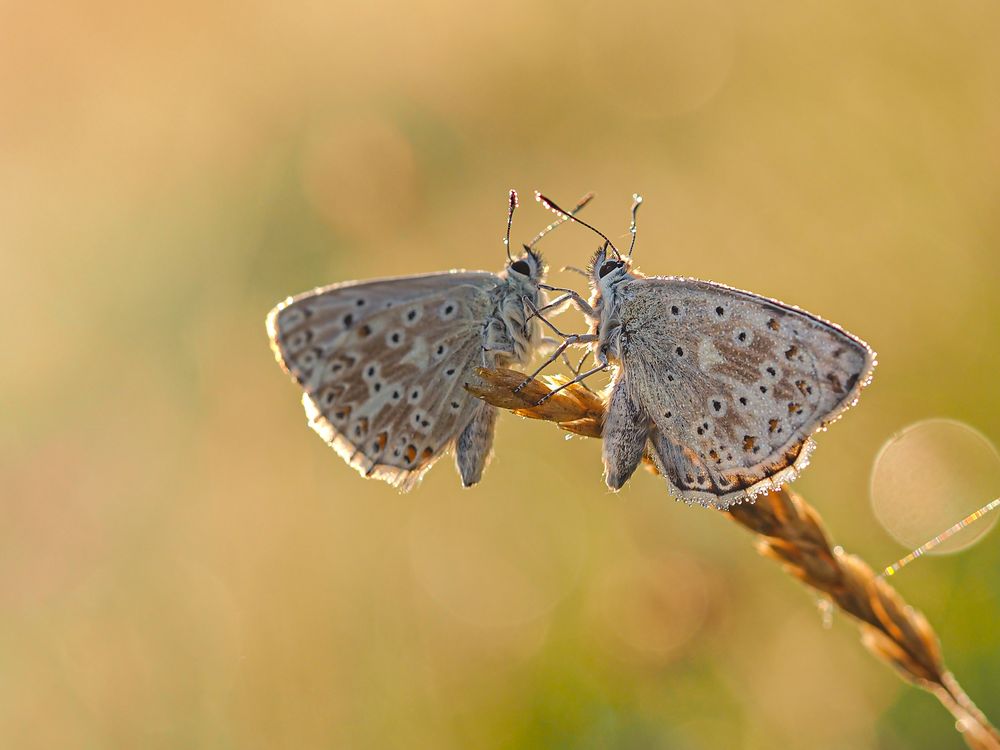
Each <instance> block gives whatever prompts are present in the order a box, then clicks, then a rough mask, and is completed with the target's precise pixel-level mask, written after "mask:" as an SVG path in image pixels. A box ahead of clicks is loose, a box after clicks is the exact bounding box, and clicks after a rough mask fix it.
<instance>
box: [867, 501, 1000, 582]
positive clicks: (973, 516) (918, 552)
mask: <svg viewBox="0 0 1000 750" xmlns="http://www.w3.org/2000/svg"><path fill="white" fill-rule="evenodd" d="M997 507H1000V497H998V498H997V499H996V500H993V501H992V502H989V503H987V504H986V505H984V506H983V507H982V508H980V509H979V510H977V511H975V512H974V513H970V514H969V515H967V516H966V517H965V518H963V519H962V520H961V521H959V522H958V523H956V524H955V525H954V526H952V527H951V528H949V529H945V530H944V531H942V532H941V533H940V534H938V535H937V536H936V537H934V538H933V539H931V540H930V541H929V542H925V543H924V544H921V545H920V546H919V547H917V548H916V549H915V550H913V552H911V553H910V554H908V555H907V556H906V557H901V558H900V559H899V560H896V562H894V563H893V564H892V565H890V566H889V567H887V568H883V569H882V572H881V573H880V574H879V575H880V576H883V577H884V576H891V575H895V574H896V573H898V572H899V570H900V568H903V567H905V566H907V565H909V564H910V563H911V562H913V561H914V560H916V559H917V558H918V557H921V556H923V555H924V553H926V552H930V551H931V550H932V549H934V548H935V547H937V546H938V545H939V544H941V542H943V541H944V540H945V539H948V538H949V537H951V536H953V535H954V534H957V533H958V532H959V531H961V530H962V529H964V528H965V527H966V526H968V525H969V524H970V523H973V522H974V521H978V520H979V519H980V518H982V517H983V516H985V515H986V514H987V513H989V512H990V511H991V510H993V509H995V508H997Z"/></svg>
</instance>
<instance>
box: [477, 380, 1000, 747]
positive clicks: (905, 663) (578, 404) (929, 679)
mask: <svg viewBox="0 0 1000 750" xmlns="http://www.w3.org/2000/svg"><path fill="white" fill-rule="evenodd" d="M477 375H478V378H477V380H476V382H474V383H469V384H467V385H466V388H467V389H468V390H469V392H471V393H472V394H473V395H475V396H477V397H478V398H481V399H483V400H484V401H487V402H488V403H491V404H493V405H494V406H499V407H501V408H504V409H509V410H511V411H513V412H514V413H515V414H520V415H521V416H524V417H530V418H532V419H543V420H547V421H550V422H554V423H555V424H556V426H558V427H559V428H560V429H563V430H567V431H569V432H573V433H575V434H577V435H585V436H587V437H600V436H601V425H602V423H603V418H604V405H603V402H602V401H601V399H600V398H599V397H598V396H597V395H595V394H594V393H592V392H591V391H589V390H587V389H586V388H584V387H583V386H581V385H578V384H577V385H572V386H570V387H569V388H566V389H564V390H562V391H560V392H559V393H557V394H555V396H553V397H552V398H550V399H548V400H547V401H545V402H544V403H542V404H538V402H539V401H540V400H541V399H542V397H544V396H545V395H546V394H548V393H549V392H550V391H551V390H552V389H554V388H555V387H557V386H558V385H561V384H562V383H563V382H565V381H564V380H561V379H559V378H558V377H555V378H547V379H546V382H542V381H539V380H532V381H530V382H529V383H528V384H527V385H525V386H524V388H522V389H521V390H520V391H519V392H517V393H514V392H513V390H514V388H516V387H517V386H519V385H521V384H522V383H524V381H525V378H526V376H525V375H524V374H523V373H520V372H517V371H515V370H485V369H481V370H479V371H478V373H477ZM647 463H648V462H647ZM719 512H720V513H724V514H725V515H727V516H728V517H729V518H730V519H731V520H733V521H734V522H736V523H738V524H740V525H741V526H743V527H745V528H747V529H749V530H750V531H751V532H753V533H754V534H756V535H757V549H758V551H759V552H760V553H761V554H762V555H764V556H765V557H769V558H771V559H773V560H776V561H777V562H779V563H781V565H782V566H783V567H784V569H785V570H786V571H787V572H788V573H789V574H790V575H792V576H793V577H794V578H796V579H797V580H799V581H801V582H802V583H803V584H805V585H806V586H809V587H811V588H813V589H815V590H816V591H819V592H820V593H821V594H822V595H824V596H826V597H828V598H829V600H830V601H831V602H833V604H835V605H836V606H837V607H838V608H839V609H840V610H841V611H843V612H845V613H846V614H848V615H850V616H851V617H852V618H853V619H855V620H856V621H857V623H858V627H859V628H860V630H861V642H862V643H863V644H864V646H865V647H866V648H867V649H868V651H869V652H871V653H872V654H874V655H875V656H876V657H877V658H878V659H881V660H882V661H884V662H886V663H887V664H889V665H890V666H892V667H893V668H894V669H895V671H896V673H897V674H899V675H900V676H901V677H902V678H903V679H905V680H907V681H908V682H910V683H912V684H914V685H916V686H917V687H920V688H922V689H924V690H926V691H928V692H930V693H931V694H933V695H934V696H935V697H937V699H938V700H939V701H940V702H941V704H942V705H943V706H944V707H945V708H946V709H947V710H948V711H949V712H950V713H951V714H952V716H953V717H954V718H955V726H956V728H957V729H958V731H960V732H961V733H962V737H963V739H964V740H965V743H966V744H967V745H968V746H969V747H970V748H974V750H1000V732H998V731H997V730H996V728H995V727H993V725H992V724H990V722H989V720H988V719H987V718H986V716H985V715H984V714H983V713H982V712H981V711H980V710H979V709H978V708H977V707H976V706H975V704H974V703H973V702H972V701H971V700H970V699H969V697H968V696H967V695H966V694H965V691H964V690H962V688H961V686H960V685H959V684H958V681H957V680H956V679H955V678H954V676H953V675H952V674H951V673H950V672H949V671H948V670H947V668H946V667H945V665H944V660H943V657H942V654H941V648H940V645H939V641H938V637H937V634H936V633H935V632H934V629H933V628H932V627H931V625H930V623H929V622H928V621H927V618H926V617H924V615H923V614H922V613H921V612H919V611H918V610H916V609H914V608H913V607H911V606H910V605H908V604H907V603H906V601H905V600H904V599H903V597H902V596H900V595H899V593H898V592H897V591H896V590H895V589H894V588H893V587H892V586H890V585H889V583H888V582H887V581H886V580H885V579H884V578H882V577H880V576H878V575H876V574H875V572H874V571H873V570H872V568H871V566H869V565H868V564H867V563H866V562H864V560H862V559H861V558H860V557H858V556H857V555H852V554H848V553H847V552H844V551H843V550H842V549H841V548H839V547H834V546H833V544H832V543H831V541H830V537H829V535H828V534H827V532H826V529H825V528H824V526H823V522H822V518H821V517H820V515H819V513H818V512H817V511H816V509H815V508H813V507H812V506H810V505H809V504H808V503H806V502H805V501H804V500H803V499H802V497H801V496H799V495H798V494H797V493H795V492H792V491H791V490H788V489H786V488H782V489H780V490H776V491H771V492H768V493H766V494H764V495H761V496H760V497H758V498H757V500H756V502H754V503H744V504H742V505H735V506H733V507H731V508H729V509H728V510H722V511H719Z"/></svg>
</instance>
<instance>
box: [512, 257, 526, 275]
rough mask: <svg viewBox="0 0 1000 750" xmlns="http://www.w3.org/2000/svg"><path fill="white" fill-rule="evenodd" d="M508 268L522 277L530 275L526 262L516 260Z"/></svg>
mask: <svg viewBox="0 0 1000 750" xmlns="http://www.w3.org/2000/svg"><path fill="white" fill-rule="evenodd" d="M510 267H511V268H513V269H514V270H515V271H517V272H518V273H519V274H521V275H522V276H530V275H531V266H529V265H528V261H526V260H517V261H514V262H513V263H511V264H510Z"/></svg>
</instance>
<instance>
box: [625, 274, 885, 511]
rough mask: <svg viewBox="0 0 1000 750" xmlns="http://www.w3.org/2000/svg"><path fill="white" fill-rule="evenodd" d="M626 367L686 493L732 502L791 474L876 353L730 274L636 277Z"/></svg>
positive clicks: (666, 461) (658, 445)
mask: <svg viewBox="0 0 1000 750" xmlns="http://www.w3.org/2000/svg"><path fill="white" fill-rule="evenodd" d="M618 304H619V305H620V319H621V322H622V339H621V340H622V352H621V366H622V369H623V371H624V372H625V373H627V375H628V380H629V383H630V388H631V389H632V391H633V394H634V397H635V399H636V400H637V401H638V402H640V403H641V404H642V406H643V407H644V408H645V410H646V411H647V412H648V414H649V416H650V418H651V419H652V421H653V423H654V425H655V428H654V430H653V431H652V433H651V435H650V442H651V444H652V447H653V452H654V454H655V457H656V458H657V460H658V463H659V464H660V469H661V471H662V472H663V473H664V475H665V476H666V477H667V479H668V480H669V481H670V483H671V484H672V485H673V486H674V487H675V488H676V490H677V491H678V492H679V494H680V496H681V497H682V498H684V499H686V500H691V501H694V502H701V503H706V504H712V505H717V506H721V507H727V506H728V505H730V504H732V503H734V502H739V501H741V500H743V499H747V498H750V497H753V496H754V495H756V494H758V493H760V492H763V491H765V490H767V489H770V488H771V487H772V486H777V485H780V484H781V483H783V482H785V481H790V480H791V479H794V477H795V475H796V474H797V472H798V471H799V470H800V469H802V468H803V467H804V466H805V464H806V463H807V460H808V454H809V451H810V449H811V447H812V446H811V441H810V440H809V437H810V435H811V434H812V433H813V432H815V431H816V430H818V429H821V428H823V427H825V426H826V425H827V424H829V423H830V422H832V421H833V420H835V419H836V418H837V417H839V416H840V415H841V414H842V413H843V412H844V411H845V410H846V409H847V408H849V407H850V406H852V405H853V404H854V403H855V402H856V400H857V398H858V394H859V392H860V390H861V389H862V388H863V387H864V386H865V385H867V383H868V382H869V381H870V379H871V374H872V369H873V367H874V365H875V353H874V352H873V351H872V350H871V349H870V348H869V347H868V345H867V344H866V343H865V342H863V341H861V340H860V339H858V338H857V337H855V336H852V335H851V334H849V333H847V332H846V331H844V330H843V329H841V328H839V327H837V326H836V325H833V324H832V323H828V322H826V321H824V320H822V319H820V318H817V317H816V316H814V315H810V314H809V313H806V312H804V311H802V310H799V309H798V308H795V307H791V306H788V305H785V304H783V303H781V302H777V301H775V300H771V299H767V298H764V297H759V296H757V295H754V294H751V293H749V292H743V291H740V290H738V289H733V288H730V287H727V286H724V285H721V284H714V283H711V282H706V281H697V280H694V279H686V278H677V277H652V278H642V279H637V280H635V281H633V282H631V283H629V284H627V285H625V286H624V288H623V289H622V291H621V293H620V298H619V299H618Z"/></svg>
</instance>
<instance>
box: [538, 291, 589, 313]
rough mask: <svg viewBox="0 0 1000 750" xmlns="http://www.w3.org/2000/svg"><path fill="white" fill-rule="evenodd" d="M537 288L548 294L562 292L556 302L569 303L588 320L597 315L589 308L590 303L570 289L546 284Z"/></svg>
mask: <svg viewBox="0 0 1000 750" xmlns="http://www.w3.org/2000/svg"><path fill="white" fill-rule="evenodd" d="M538 288H539V289H545V290H547V291H550V292H563V293H564V294H563V296H562V297H560V298H559V299H558V300H556V302H559V303H560V304H562V302H564V301H567V300H568V301H571V302H572V303H573V304H574V305H576V308H577V309H578V310H579V311H580V312H582V313H583V314H584V316H586V317H587V318H589V319H590V320H593V319H594V318H596V317H597V314H596V313H595V312H594V308H593V307H591V306H590V303H589V302H587V300H585V299H584V298H583V297H581V296H580V295H579V294H578V293H577V292H575V291H574V290H572V289H567V288H566V287H562V286H549V285H548V284H539V285H538ZM556 302H553V303H552V304H553V305H554V304H556Z"/></svg>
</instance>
